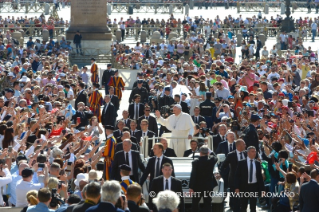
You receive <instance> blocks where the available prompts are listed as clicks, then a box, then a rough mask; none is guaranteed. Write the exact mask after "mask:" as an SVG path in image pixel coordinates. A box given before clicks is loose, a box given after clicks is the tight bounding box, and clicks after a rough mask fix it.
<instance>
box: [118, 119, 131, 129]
mask: <svg viewBox="0 0 319 212" xmlns="http://www.w3.org/2000/svg"><path fill="white" fill-rule="evenodd" d="M119 120H122V121H124V124H125V127H128V128H131V119H130V118H127V120H126V123H125V120H124V119H123V118H122V119H119ZM119 120H117V122H116V129H118V128H117V124H118V121H119Z"/></svg>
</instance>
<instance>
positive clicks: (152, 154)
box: [149, 147, 177, 157]
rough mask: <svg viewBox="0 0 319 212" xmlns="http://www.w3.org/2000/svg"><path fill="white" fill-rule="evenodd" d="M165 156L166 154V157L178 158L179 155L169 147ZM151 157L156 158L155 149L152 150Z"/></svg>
mask: <svg viewBox="0 0 319 212" xmlns="http://www.w3.org/2000/svg"><path fill="white" fill-rule="evenodd" d="M163 154H164V155H165V156H166V157H177V155H176V154H175V151H174V149H171V148H169V147H167V149H166V150H164V152H163ZM149 156H150V157H153V156H154V152H153V149H151V153H150V155H149Z"/></svg>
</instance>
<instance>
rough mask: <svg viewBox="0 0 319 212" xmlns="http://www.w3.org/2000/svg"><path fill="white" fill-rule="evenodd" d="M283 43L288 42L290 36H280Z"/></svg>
mask: <svg viewBox="0 0 319 212" xmlns="http://www.w3.org/2000/svg"><path fill="white" fill-rule="evenodd" d="M280 40H281V42H286V41H287V40H288V35H284V34H280Z"/></svg>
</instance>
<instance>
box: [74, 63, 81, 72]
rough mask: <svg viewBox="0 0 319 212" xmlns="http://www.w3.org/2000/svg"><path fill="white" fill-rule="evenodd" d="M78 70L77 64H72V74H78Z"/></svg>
mask: <svg viewBox="0 0 319 212" xmlns="http://www.w3.org/2000/svg"><path fill="white" fill-rule="evenodd" d="M79 73H80V71H79V68H78V65H76V64H74V65H73V66H72V74H79Z"/></svg>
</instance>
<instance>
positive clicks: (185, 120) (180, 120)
mask: <svg viewBox="0 0 319 212" xmlns="http://www.w3.org/2000/svg"><path fill="white" fill-rule="evenodd" d="M157 122H158V123H160V124H161V125H163V126H165V127H166V128H167V129H168V130H169V131H171V132H172V137H185V138H186V139H170V146H171V148H173V149H174V150H175V153H176V155H177V157H183V154H184V151H185V150H187V149H189V146H190V145H189V140H188V139H187V137H188V135H192V136H193V134H194V127H195V124H194V122H193V120H192V117H191V116H190V115H189V114H187V113H183V112H181V113H180V114H179V115H178V116H175V114H173V115H170V116H169V117H168V118H167V119H164V118H163V117H160V118H157Z"/></svg>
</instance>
